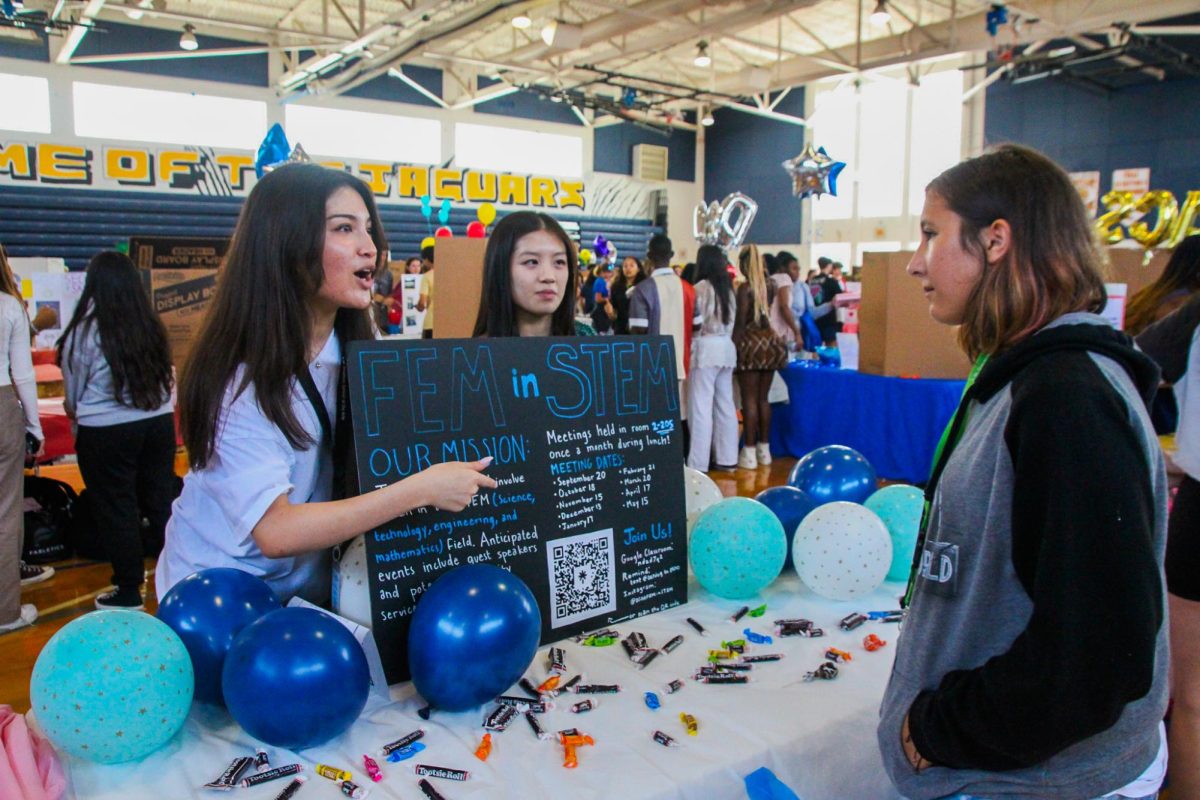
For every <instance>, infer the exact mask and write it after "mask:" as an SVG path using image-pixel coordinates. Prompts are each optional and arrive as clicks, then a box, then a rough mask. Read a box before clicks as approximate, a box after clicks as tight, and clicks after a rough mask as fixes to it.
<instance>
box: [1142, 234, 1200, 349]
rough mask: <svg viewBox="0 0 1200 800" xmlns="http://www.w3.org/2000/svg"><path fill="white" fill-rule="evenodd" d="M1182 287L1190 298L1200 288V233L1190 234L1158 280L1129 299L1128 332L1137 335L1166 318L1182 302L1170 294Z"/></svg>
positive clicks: (1172, 255)
mask: <svg viewBox="0 0 1200 800" xmlns="http://www.w3.org/2000/svg"><path fill="white" fill-rule="evenodd" d="M1181 290H1182V291H1184V292H1186V293H1187V294H1188V296H1189V297H1190V296H1191V295H1192V294H1193V293H1194V292H1196V291H1198V290H1200V236H1189V237H1188V238H1186V239H1184V240H1183V241H1182V242H1180V243H1179V244H1178V245H1177V246H1176V247H1175V251H1174V252H1173V253H1171V260H1170V261H1168V262H1167V266H1166V267H1164V268H1163V272H1162V275H1160V276H1158V280H1156V281H1154V283H1152V284H1150V285H1149V286H1145V287H1143V288H1142V289H1141V290H1140V291H1139V292H1138V293H1137V294H1135V295H1134V296H1133V297H1131V298H1129V305H1128V307H1126V309H1125V332H1126V333H1128V334H1129V335H1130V336H1137V335H1138V334H1139V333H1141V332H1142V331H1143V330H1144V329H1145V328H1148V327H1150V323H1152V322H1157V321H1158V320H1160V319H1162V318H1163V317H1165V316H1166V315H1167V314H1168V313H1170V312H1171V311H1173V310H1174V309H1175V308H1177V307H1178V306H1179V305H1180V304H1181V303H1175V302H1168V301H1167V298H1168V296H1170V295H1172V294H1174V293H1175V292H1179V291H1181ZM1183 299H1186V298H1183Z"/></svg>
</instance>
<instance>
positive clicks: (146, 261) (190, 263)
mask: <svg viewBox="0 0 1200 800" xmlns="http://www.w3.org/2000/svg"><path fill="white" fill-rule="evenodd" d="M228 249H229V238H228V237H217V236H208V237H183V236H130V237H129V257H130V258H131V259H133V263H134V264H136V265H137V267H138V269H211V270H216V269H218V268H219V267H220V266H221V260H222V259H223V258H225V251H227V250H228Z"/></svg>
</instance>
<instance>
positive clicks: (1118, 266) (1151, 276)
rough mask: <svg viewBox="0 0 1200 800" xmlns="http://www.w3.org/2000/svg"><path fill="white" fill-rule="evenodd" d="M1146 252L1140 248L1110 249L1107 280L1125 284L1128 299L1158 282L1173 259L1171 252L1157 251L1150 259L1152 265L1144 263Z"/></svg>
mask: <svg viewBox="0 0 1200 800" xmlns="http://www.w3.org/2000/svg"><path fill="white" fill-rule="evenodd" d="M1145 252H1146V251H1145V250H1143V249H1142V248H1140V247H1138V248H1129V247H1110V248H1108V270H1107V273H1108V274H1107V275H1105V280H1107V281H1108V282H1110V283H1123V284H1125V289H1126V294H1125V296H1126V297H1127V298H1132V297H1133V296H1134V295H1135V294H1137V293H1138V292H1139V291H1141V290H1142V289H1144V288H1145V287H1147V286H1149V285H1150V284H1151V283H1154V281H1156V280H1158V276H1160V275H1162V272H1163V268H1164V267H1166V266H1167V262H1168V261H1169V260H1170V259H1171V251H1170V250H1155V251H1154V255H1152V256H1151V257H1150V263H1148V264H1147V263H1143V262H1144V260H1145Z"/></svg>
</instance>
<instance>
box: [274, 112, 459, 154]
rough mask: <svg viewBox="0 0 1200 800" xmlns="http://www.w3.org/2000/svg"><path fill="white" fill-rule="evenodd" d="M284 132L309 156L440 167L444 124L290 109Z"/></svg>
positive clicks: (418, 119)
mask: <svg viewBox="0 0 1200 800" xmlns="http://www.w3.org/2000/svg"><path fill="white" fill-rule="evenodd" d="M284 130H286V131H287V135H288V141H289V142H291V143H292V144H293V145H295V144H297V143H299V144H301V145H303V146H304V151H305V152H306V153H308V154H309V155H311V156H314V157H316V156H340V157H342V158H355V159H363V158H377V159H381V160H384V161H388V162H393V161H394V162H399V163H402V164H440V163H441V162H442V123H441V122H439V121H438V120H436V119H427V118H425V117H405V116H400V115H398V114H377V113H374V112H370V111H351V110H348V109H344V108H326V107H317V106H306V105H289V106H287V111H286V115H285V122H284Z"/></svg>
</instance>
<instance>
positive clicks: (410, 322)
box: [400, 273, 425, 339]
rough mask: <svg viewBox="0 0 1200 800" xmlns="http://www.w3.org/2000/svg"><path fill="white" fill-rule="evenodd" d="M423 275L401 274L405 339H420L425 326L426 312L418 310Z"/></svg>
mask: <svg viewBox="0 0 1200 800" xmlns="http://www.w3.org/2000/svg"><path fill="white" fill-rule="evenodd" d="M421 277H422V276H421V275H409V274H407V273H405V274H404V275H401V276H400V285H401V287H402V290H401V292H400V298H401V300H400V335H401V336H403V337H404V338H405V339H420V338H421V330H422V329H423V328H424V327H425V312H424V311H418V310H417V301H418V300H419V299H420V298H421Z"/></svg>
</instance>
